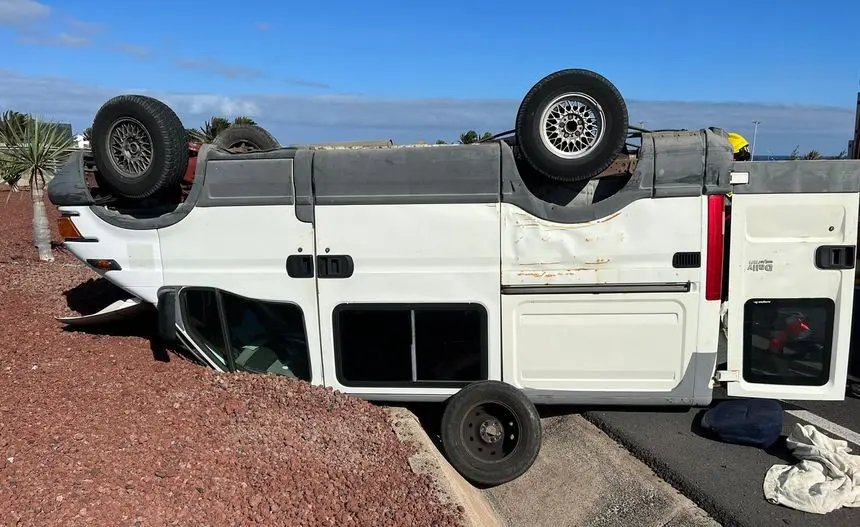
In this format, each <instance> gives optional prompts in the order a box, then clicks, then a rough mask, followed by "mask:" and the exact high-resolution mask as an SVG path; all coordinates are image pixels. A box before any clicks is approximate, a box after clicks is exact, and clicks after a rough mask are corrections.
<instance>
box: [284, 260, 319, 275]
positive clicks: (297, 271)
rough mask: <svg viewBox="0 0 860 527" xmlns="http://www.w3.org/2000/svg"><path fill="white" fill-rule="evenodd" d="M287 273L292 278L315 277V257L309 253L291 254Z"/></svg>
mask: <svg viewBox="0 0 860 527" xmlns="http://www.w3.org/2000/svg"><path fill="white" fill-rule="evenodd" d="M287 274H288V275H289V276H290V277H291V278H313V276H314V258H313V256H311V255H309V254H291V255H290V256H288V257H287Z"/></svg>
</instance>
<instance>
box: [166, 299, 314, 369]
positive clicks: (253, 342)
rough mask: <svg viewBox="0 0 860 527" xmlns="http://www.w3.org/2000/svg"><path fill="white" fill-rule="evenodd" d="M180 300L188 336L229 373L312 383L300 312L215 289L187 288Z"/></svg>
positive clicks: (293, 308) (295, 306)
mask: <svg viewBox="0 0 860 527" xmlns="http://www.w3.org/2000/svg"><path fill="white" fill-rule="evenodd" d="M181 295H182V302H181V306H182V309H183V313H182V317H183V320H184V323H185V326H186V328H187V329H188V331H189V336H190V337H191V338H192V339H194V341H195V344H197V345H198V346H199V347H200V348H201V349H203V350H204V351H205V352H207V353H208V354H209V355H211V356H213V358H215V359H217V361H218V362H220V363H221V364H222V365H223V366H224V368H225V369H227V370H229V371H249V372H255V373H274V374H277V375H285V376H289V377H296V378H299V379H301V380H304V381H310V378H311V372H310V356H309V351H308V345H307V338H306V332H305V321H304V316H303V313H302V310H301V308H300V307H298V306H297V305H294V304H290V303H279V302H267V301H262V300H255V299H250V298H245V297H242V296H239V295H235V294H232V293H228V292H226V291H219V290H216V289H202V288H188V289H183V290H182V293H181ZM222 315H223V316H222ZM225 333H226V338H225Z"/></svg>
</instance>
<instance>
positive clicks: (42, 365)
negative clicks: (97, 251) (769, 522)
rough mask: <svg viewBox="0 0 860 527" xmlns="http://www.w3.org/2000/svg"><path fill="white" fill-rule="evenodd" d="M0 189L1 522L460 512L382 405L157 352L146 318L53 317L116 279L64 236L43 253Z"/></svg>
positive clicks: (195, 521) (82, 304) (305, 521)
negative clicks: (88, 325) (90, 265)
mask: <svg viewBox="0 0 860 527" xmlns="http://www.w3.org/2000/svg"><path fill="white" fill-rule="evenodd" d="M7 196H9V193H8V191H6V192H3V191H0V353H2V360H0V454H2V456H0V525H39V526H45V525H63V526H73V525H110V526H117V525H135V526H137V525H141V526H146V525H182V526H185V525H216V526H220V525H228V526H233V525H250V524H261V525H268V526H276V525H289V526H299V525H339V526H340V525H374V526H377V525H379V526H382V525H396V526H405V525H420V526H427V525H458V524H460V523H461V522H462V515H461V514H460V513H459V512H458V511H456V510H452V509H451V508H450V507H449V506H447V505H443V504H442V503H441V501H440V499H439V497H438V496H437V494H436V492H435V491H434V490H433V486H432V482H431V481H430V479H429V477H428V476H426V475H417V474H415V473H413V472H412V471H411V470H410V467H409V464H408V461H407V460H408V456H409V455H411V453H412V450H411V448H412V447H411V446H408V445H405V444H403V443H401V442H400V441H399V440H398V439H397V437H396V436H395V433H394V431H393V429H392V427H391V425H390V424H389V423H388V421H387V419H386V414H385V413H384V411H383V409H382V408H379V407H377V406H374V405H372V404H370V403H368V402H365V401H361V400H359V399H357V398H354V397H350V396H346V395H344V394H341V393H336V392H332V391H331V390H326V389H323V388H322V387H317V386H311V385H309V384H307V383H304V382H301V381H296V380H292V379H287V378H281V377H274V376H263V375H256V374H219V373H216V372H214V371H213V370H211V369H208V368H205V367H203V366H199V365H197V364H195V363H193V362H191V361H187V360H183V359H182V357H181V355H178V354H173V353H171V354H163V353H161V352H159V350H158V347H157V345H152V344H151V340H152V338H153V335H154V333H155V322H154V317H149V318H147V316H143V317H142V318H141V319H139V320H137V321H136V324H134V325H132V324H125V325H120V324H117V325H115V326H112V327H111V329H109V330H105V329H99V330H95V329H87V332H85V331H80V330H78V331H70V330H68V329H64V326H63V324H61V323H59V322H57V321H56V320H55V319H54V317H55V316H61V315H66V314H72V313H75V312H77V313H86V312H93V311H95V310H98V309H100V308H102V307H104V306H105V305H107V304H108V303H110V302H111V301H112V300H113V297H115V296H116V290H115V288H113V286H111V285H110V284H106V283H105V282H104V281H103V280H100V279H98V276H97V275H96V274H95V273H93V272H92V271H90V270H88V269H86V268H85V267H84V266H83V265H82V264H81V263H79V262H78V261H77V260H76V259H75V258H74V257H73V256H71V255H70V254H68V253H66V252H65V251H64V250H63V249H62V248H57V249H55V251H54V254H55V258H56V260H55V261H54V262H51V263H40V262H38V261H37V259H36V249H35V247H34V246H33V243H32V228H31V211H32V204H31V202H30V194H29V193H28V192H21V193H17V194H12V195H11V199H10V200H9V201H8V203H6V197H7ZM46 201H47V200H46ZM47 206H48V211H49V215H50V218H51V221H52V222H53V223H54V225H55V221H54V220H55V219H56V218H57V217H58V213H57V211H56V209H55V208H54V207H53V206H52V205H50V203H48V205H47ZM54 238H55V240H59V237H58V236H57V234H56V232H55V234H54ZM70 306H71V307H70ZM135 326H136V327H135ZM96 331H99V332H98V333H97V332H96Z"/></svg>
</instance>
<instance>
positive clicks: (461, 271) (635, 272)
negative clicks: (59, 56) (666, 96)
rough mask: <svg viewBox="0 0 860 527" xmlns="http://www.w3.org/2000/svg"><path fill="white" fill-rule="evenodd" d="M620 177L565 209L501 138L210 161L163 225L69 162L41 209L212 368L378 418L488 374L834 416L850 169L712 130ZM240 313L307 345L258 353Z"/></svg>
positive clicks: (659, 401)
mask: <svg viewBox="0 0 860 527" xmlns="http://www.w3.org/2000/svg"><path fill="white" fill-rule="evenodd" d="M636 161H637V165H636V169H635V172H634V174H633V175H632V176H631V177H630V178H629V179H627V180H621V181H615V180H613V179H612V178H606V179H596V180H592V181H590V182H588V183H582V184H579V185H578V186H577V185H568V187H567V188H568V190H567V191H565V192H569V195H560V194H559V191H551V190H549V186H548V184H547V183H546V182H544V181H543V180H542V179H540V178H539V177H535V176H533V175H530V174H529V173H527V172H525V171H523V172H522V173H521V172H520V170H523V169H518V167H517V164H516V161H515V158H514V154H513V151H512V149H511V147H510V146H509V145H508V144H506V143H505V142H504V141H500V142H489V143H485V144H472V145H414V146H385V147H377V148H374V147H364V148H360V147H359V148H317V147H313V146H308V147H289V148H281V149H278V150H273V151H266V152H255V153H246V154H231V153H227V152H224V151H221V150H218V149H216V148H213V147H211V145H204V146H203V148H202V149H201V150H200V153H199V157H198V161H197V168H196V174H195V179H194V185H193V187H192V190H191V194H190V195H189V197H188V199H187V200H186V201H185V202H184V203H182V204H181V205H179V206H178V207H176V208H175V209H174V210H171V211H167V212H164V213H153V212H152V211H148V212H146V211H144V212H145V214H143V213H140V212H135V211H129V210H115V209H113V208H111V207H110V206H109V205H98V204H95V203H94V202H93V200H92V197H91V196H90V194H89V192H88V189H87V188H86V185H85V184H84V182H83V181H84V179H83V176H82V173H83V168H82V165H81V160H80V156H79V155H76V156H75V157H73V158H72V160H70V162H69V164H68V165H67V166H66V167H65V168H64V169H63V171H62V173H60V174H59V175H58V176H57V177H56V178H55V179H54V180H53V181H52V182H51V184H50V186H49V196H50V199H51V200H52V202H53V203H54V204H56V205H57V206H58V207H59V209H60V210H61V211H62V213H63V214H64V215H65V216H67V217H68V218H69V219H70V220H71V221H72V223H73V224H74V226H75V227H76V229H77V231H78V232H79V233H80V237H77V238H70V239H66V246H67V247H68V249H69V250H70V251H71V252H72V253H73V254H75V255H76V256H77V257H78V258H79V259H81V260H82V261H83V262H88V261H90V262H91V261H92V260H98V259H108V260H112V261H113V262H114V263H112V264H111V266H113V267H114V268H111V269H109V270H105V268H104V267H103V266H102V267H94V268H95V269H96V270H97V271H98V272H99V273H101V274H102V275H103V276H104V277H105V278H106V279H107V280H109V281H111V282H113V283H114V284H116V285H118V286H119V287H121V288H123V289H124V290H126V291H128V292H129V293H130V294H132V295H134V296H135V297H137V298H139V299H140V300H142V301H143V302H146V303H150V304H152V305H154V306H156V307H157V308H158V309H159V312H160V315H161V316H162V317H163V318H164V317H166V318H168V319H169V320H171V321H173V322H174V323H175V328H176V332H177V334H178V335H179V336H180V337H181V340H182V341H183V342H184V345H185V346H186V347H188V348H189V349H190V350H191V351H193V352H194V353H195V355H196V356H197V357H198V358H199V359H200V360H202V361H203V362H205V363H207V364H209V365H210V366H211V367H213V368H216V369H219V370H222V371H227V370H231V369H240V368H245V369H250V370H252V371H259V372H268V373H279V374H287V375H296V376H298V377H300V378H305V379H306V380H308V381H309V382H312V383H314V384H320V385H325V386H329V387H332V388H334V389H337V390H340V391H343V392H346V393H350V394H354V395H356V396H359V397H362V398H366V399H382V400H388V401H443V400H445V399H447V398H448V397H449V396H451V395H452V394H454V393H455V392H457V391H458V390H459V389H460V388H461V387H463V386H465V385H466V384H468V383H470V382H472V381H477V380H482V379H491V380H500V381H503V382H506V383H509V384H511V385H513V386H515V387H517V388H520V389H521V390H522V391H523V392H524V393H525V394H526V395H527V396H528V398H529V399H530V400H532V401H533V402H535V403H549V404H572V403H573V404H619V405H696V406H698V405H708V404H709V403H710V402H711V400H712V396H713V388H714V383H715V381H719V382H725V383H727V390H728V393H729V394H730V395H740V396H748V397H766V398H781V399H792V400H804V399H806V400H839V399H842V398H843V397H844V394H845V383H846V371H847V363H848V354H849V344H850V328H851V318H852V309H853V306H852V303H853V283H854V270H853V269H854V262H855V259H856V256H855V252H856V240H857V224H858V208H860V201H858V198H860V162H857V161H842V160H839V161H831V160H817V161H772V162H771V161H769V162H735V161H733V160H732V149H731V145H730V144H729V142H728V140H727V139H726V137H725V135H724V134H720V133H718V132H717V131H714V130H701V131H691V132H659V133H646V134H643V138H642V146H641V149H640V151H639V154H638V158H637V160H636ZM574 187H576V188H574ZM607 187H608V190H607ZM571 188H573V190H570V189H571ZM552 192H555V194H552ZM728 215H730V217H731V221H726V219H727V217H728ZM308 271H310V272H308ZM270 303H271V304H270ZM252 304H253V305H255V306H257V308H260V306H266V307H265V310H264V309H262V308H260V311H259V312H258V313H257V314H256V315H254V316H256V317H258V319H259V320H262V319H263V318H265V317H270V318H269V319H268V320H270V323H271V324H280V323H281V322H284V321H285V320H288V319H290V317H294V316H295V320H298V321H300V323H301V324H302V327H301V330H300V331H298V332H294V333H289V331H288V330H287V329H284V330H283V331H284V332H285V333H284V334H287V333H289V334H290V335H291V336H289V337H281V336H278V337H272V335H274V333H275V332H276V330H275V329H271V328H272V327H274V326H266V328H269V329H265V328H264V329H260V328H261V327H263V326H262V325H260V324H258V328H257V330H258V332H265V331H270V332H271V335H269V336H268V337H265V338H263V340H260V339H257V340H254V338H256V337H252V336H248V335H251V333H245V328H244V326H242V322H241V320H240V319H242V317H244V316H249V317H250V316H251V315H250V314H249V313H251V311H250V309H251V307H247V306H251V305H252ZM242 306H246V307H247V309H246V307H242ZM243 309H245V311H243ZM255 309H256V308H255ZM206 310H208V311H206ZM267 310H268V311H267ZM201 317H202V318H201ZM792 317H794V318H792ZM242 320H243V319H242ZM249 320H250V319H249ZM261 324H262V323H261ZM285 327H286V326H285ZM277 331H281V330H280V329H278V330H277ZM290 331H292V330H290ZM261 334H262V333H261ZM213 335H214V336H213ZM219 335H220V336H219ZM225 335H226V336H225ZM238 335H244V336H238ZM279 335H280V333H279ZM242 339H245V340H242ZM266 339H268V341H270V342H275V341H279V342H282V343H283V342H287V341H289V342H290V343H291V344H290V346H288V348H289V350H287V351H275V350H274V348H273V346H275V345H274V344H271V345H269V346H268V347H267V349H263V348H261V347H260V346H261V343H263V342H264V341H266ZM278 339H280V340H278ZM222 341H225V342H227V343H229V347H228V346H227V345H226V344H225V343H224V342H222ZM261 350H263V351H261ZM289 361H293V362H292V363H291V364H294V365H296V364H298V366H289V365H288V363H289ZM302 361H304V362H305V364H304V365H302V364H301V363H302ZM297 372H298V373H297Z"/></svg>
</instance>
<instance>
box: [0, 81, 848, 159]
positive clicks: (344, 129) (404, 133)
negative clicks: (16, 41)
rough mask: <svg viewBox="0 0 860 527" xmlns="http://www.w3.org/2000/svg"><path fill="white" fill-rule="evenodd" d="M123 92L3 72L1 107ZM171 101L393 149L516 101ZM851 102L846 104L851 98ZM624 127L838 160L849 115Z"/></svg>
mask: <svg viewBox="0 0 860 527" xmlns="http://www.w3.org/2000/svg"><path fill="white" fill-rule="evenodd" d="M120 93H131V91H129V90H118V89H113V88H107V87H101V86H94V85H86V84H82V83H80V82H75V81H71V80H69V79H64V78H57V77H37V76H28V75H22V74H20V73H16V72H11V71H4V70H0V108H2V109H16V110H19V111H24V112H33V113H38V114H41V115H44V116H45V117H49V118H52V119H58V120H62V121H64V122H71V123H72V125H73V128H74V129H75V130H76V131H77V130H82V129H83V128H85V127H86V126H89V125H90V124H91V123H92V119H93V116H94V115H95V112H96V111H97V110H98V109H99V107H100V106H101V105H102V103H104V102H105V101H106V100H107V99H109V98H110V97H112V96H114V95H118V94H120ZM137 93H146V94H147V95H151V96H155V97H158V98H160V99H161V100H163V101H164V102H166V103H167V104H169V105H170V106H171V107H172V108H173V109H174V110H175V111H176V112H177V114H178V115H179V116H180V118H181V119H182V120H183V122H184V123H185V126H186V127H189V128H191V127H198V126H200V125H201V124H202V123H203V122H204V121H205V120H206V119H208V118H210V117H211V116H212V115H215V114H221V115H226V116H228V117H231V116H235V115H249V116H251V117H254V118H255V119H256V120H257V121H258V122H259V123H260V124H261V125H263V126H264V127H266V128H267V129H268V130H269V131H271V132H272V133H273V134H274V135H275V137H277V138H278V140H279V141H281V143H283V144H289V143H304V142H316V141H326V140H350V139H367V138H374V139H376V138H392V139H394V140H395V142H397V143H404V142H410V141H415V140H417V139H419V138H420V139H425V140H427V141H434V140H436V139H438V138H442V139H446V140H449V141H450V140H455V139H456V138H457V136H458V135H459V134H460V132H462V131H464V130H468V129H470V128H471V129H476V130H478V131H481V132H483V131H485V130H489V131H492V132H501V131H504V130H508V129H510V128H513V122H514V118H515V116H516V112H517V107H518V105H519V100H514V99H511V100H464V99H401V100H396V99H379V98H370V97H364V96H357V95H335V94H332V95H317V96H296V95H242V96H226V95H219V94H213V93H209V94H200V93H164V92H158V91H148V92H142V91H137ZM851 102H853V101H851ZM628 104H629V111H630V122H631V124H634V125H635V124H636V123H637V122H638V121H647V123H646V125H645V126H646V127H647V128H651V129H655V128H690V129H698V128H703V127H708V126H719V127H722V128H726V129H728V130H735V131H738V132H740V133H742V134H744V135H746V136H747V139H749V140H750V141H752V123H751V122H752V121H753V120H759V121H761V124H760V125H759V128H758V138H757V146H756V151H757V153H758V154H766V153H767V152H768V151H769V150H770V151H771V152H772V153H773V154H788V153H790V152H791V150H792V149H793V148H794V146H795V145H799V147H800V149H801V150H802V151H807V150H811V149H816V150H819V151H821V152H823V153H825V154H836V153H838V152H839V151H841V150H844V149H846V148H847V144H848V140H849V139H850V136H851V135H852V132H853V129H854V109H853V108H851V107H847V106H846V107H844V108H838V107H824V106H808V105H807V106H804V105H795V106H790V105H766V104H747V103H731V102H724V103H716V102H672V101H657V102H649V101H629V102H628Z"/></svg>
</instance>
